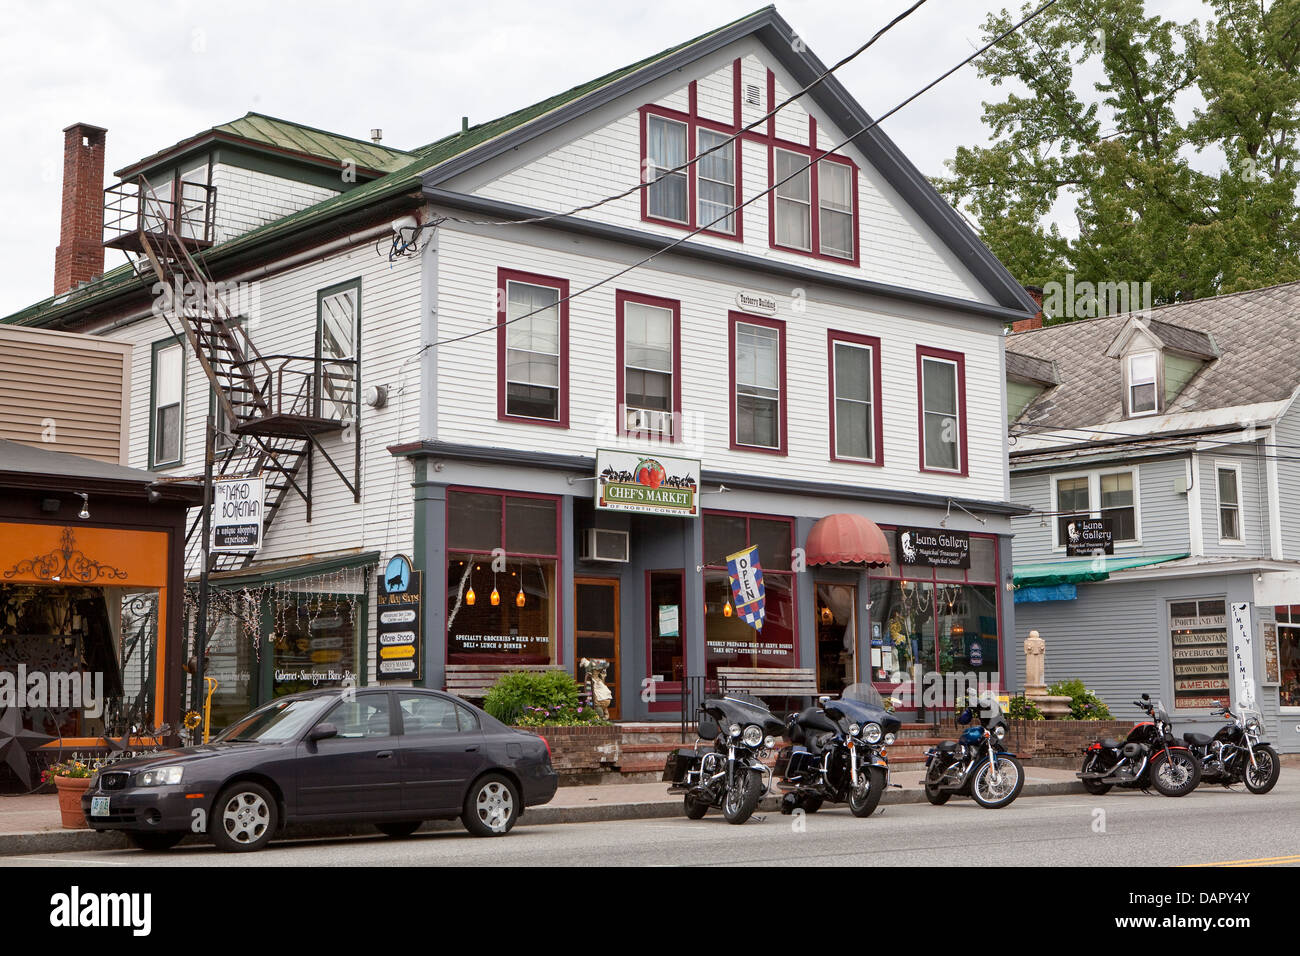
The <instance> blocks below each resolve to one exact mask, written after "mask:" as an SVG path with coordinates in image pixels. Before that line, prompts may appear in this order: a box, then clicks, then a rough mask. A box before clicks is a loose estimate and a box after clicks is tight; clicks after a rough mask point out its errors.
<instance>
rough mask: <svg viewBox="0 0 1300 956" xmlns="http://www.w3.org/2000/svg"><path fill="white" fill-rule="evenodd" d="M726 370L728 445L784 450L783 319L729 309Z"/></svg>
mask: <svg viewBox="0 0 1300 956" xmlns="http://www.w3.org/2000/svg"><path fill="white" fill-rule="evenodd" d="M731 375H732V389H733V394H732V397H731V399H732V406H731V446H732V447H733V448H746V449H759V450H763V451H772V452H776V453H778V454H782V455H784V454H785V404H784V403H785V396H784V394H783V393H784V392H785V333H784V324H783V323H781V322H777V321H772V320H769V319H760V318H756V317H754V316H749V315H742V314H741V313H738V312H733V313H731Z"/></svg>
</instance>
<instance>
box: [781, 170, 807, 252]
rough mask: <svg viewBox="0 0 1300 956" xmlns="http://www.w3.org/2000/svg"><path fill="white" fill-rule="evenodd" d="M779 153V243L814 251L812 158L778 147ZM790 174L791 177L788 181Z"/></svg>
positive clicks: (792, 247)
mask: <svg viewBox="0 0 1300 956" xmlns="http://www.w3.org/2000/svg"><path fill="white" fill-rule="evenodd" d="M774 155H775V165H776V170H775V182H776V183H778V185H777V187H776V244H777V245H778V246H788V247H790V248H791V249H803V250H806V251H809V252H811V251H812V185H811V181H812V177H811V175H810V173H811V170H809V169H808V168H807V166H808V160H807V158H806V157H804V156H802V155H800V154H799V153H792V152H790V151H788V150H784V149H778V150H776V151H775V153H774ZM786 177H790V178H789V179H788V180H787V181H784V182H783V180H786Z"/></svg>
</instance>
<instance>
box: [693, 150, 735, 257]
mask: <svg viewBox="0 0 1300 956" xmlns="http://www.w3.org/2000/svg"><path fill="white" fill-rule="evenodd" d="M698 133H699V142H698V144H697V147H698V152H697V153H696V155H697V156H699V157H700V160H699V162H698V163H697V164H696V166H697V174H696V175H697V181H696V193H697V199H698V203H699V211H698V214H697V215H698V217H699V224H700V225H701V226H708V228H709V229H712V230H714V231H715V232H725V233H729V234H733V233H735V231H736V219H735V216H733V215H730V210H731V209H732V208H733V207H734V206H735V205H736V146H735V144H734V143H733V144H728V145H725V146H724V145H722V144H724V143H726V142H727V140H728V139H730V136H729V135H728V134H726V133H719V132H717V131H715V130H711V129H703V128H701V129H700V130H698ZM718 147H721V148H718ZM710 150H712V152H710ZM720 216H725V217H726V218H723V219H719V217H720ZM714 220H717V222H714ZM709 223H713V225H711V226H710V225H709Z"/></svg>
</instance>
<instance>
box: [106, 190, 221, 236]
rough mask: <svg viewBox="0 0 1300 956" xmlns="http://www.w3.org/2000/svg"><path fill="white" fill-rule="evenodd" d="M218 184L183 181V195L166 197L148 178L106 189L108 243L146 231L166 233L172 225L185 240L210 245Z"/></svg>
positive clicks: (181, 193)
mask: <svg viewBox="0 0 1300 956" xmlns="http://www.w3.org/2000/svg"><path fill="white" fill-rule="evenodd" d="M216 194H217V187H215V186H209V185H207V184H206V183H193V182H185V181H183V180H182V181H181V183H180V194H179V196H177V197H175V198H168V199H163V198H161V197H160V196H159V195H158V193H157V191H156V189H155V188H154V187H153V186H152V185H150V183H149V181H148V180H147V179H145V177H143V176H140V177H138V178H136V179H124V180H122V181H121V182H118V183H114V184H113V185H112V186H109V187H107V188H106V189H105V190H104V236H105V242H111V241H113V240H116V239H120V238H122V237H123V236H127V235H132V234H134V233H139V232H145V233H154V234H163V233H166V232H167V227H168V225H169V224H170V226H171V227H172V229H173V230H174V231H175V232H176V234H177V235H178V236H180V237H181V238H182V239H185V240H191V241H196V242H203V243H207V244H211V243H212V241H213V233H214V226H215V220H216V205H217V204H216Z"/></svg>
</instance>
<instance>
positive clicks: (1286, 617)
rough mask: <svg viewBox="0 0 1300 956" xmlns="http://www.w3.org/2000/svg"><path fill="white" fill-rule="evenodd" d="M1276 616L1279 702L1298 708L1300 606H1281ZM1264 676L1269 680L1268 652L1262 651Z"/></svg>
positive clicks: (1299, 683)
mask: <svg viewBox="0 0 1300 956" xmlns="http://www.w3.org/2000/svg"><path fill="white" fill-rule="evenodd" d="M1275 610H1276V614H1277V651H1278V653H1277V667H1276V673H1277V679H1278V694H1279V702H1280V703H1281V705H1282V706H1283V707H1296V708H1300V604H1291V605H1282V606H1281V607H1279V608H1276V609H1275ZM1264 653H1265V659H1264V666H1265V674H1264V679H1265V682H1267V681H1268V680H1269V679H1270V674H1269V668H1270V666H1271V665H1270V662H1269V660H1268V653H1269V650H1268V648H1267V647H1265V649H1264Z"/></svg>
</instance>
